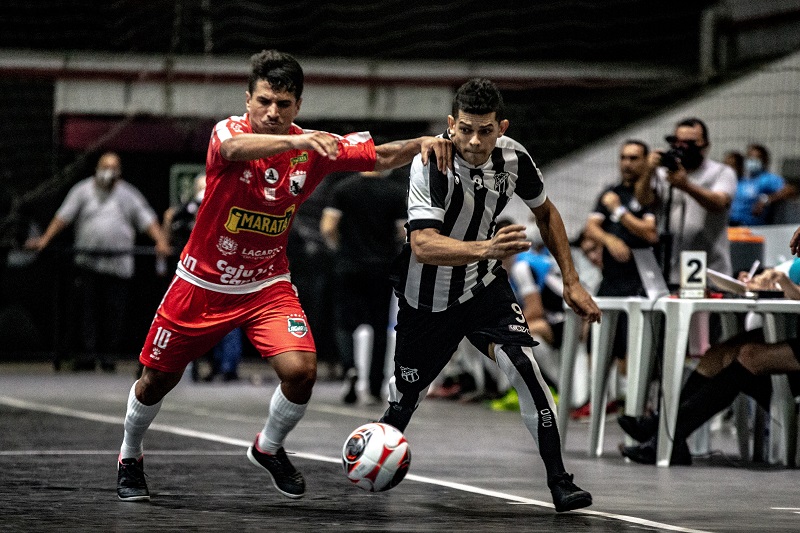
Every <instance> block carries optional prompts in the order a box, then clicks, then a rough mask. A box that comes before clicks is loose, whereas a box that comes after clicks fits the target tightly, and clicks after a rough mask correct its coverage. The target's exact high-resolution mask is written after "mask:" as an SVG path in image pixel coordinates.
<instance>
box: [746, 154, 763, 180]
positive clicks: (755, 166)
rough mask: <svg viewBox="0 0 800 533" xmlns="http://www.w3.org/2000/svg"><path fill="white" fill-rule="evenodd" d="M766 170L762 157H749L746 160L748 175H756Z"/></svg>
mask: <svg viewBox="0 0 800 533" xmlns="http://www.w3.org/2000/svg"><path fill="white" fill-rule="evenodd" d="M762 170H764V165H763V163H761V160H760V159H756V158H755V157H748V158H747V159H745V160H744V171H745V173H746V174H747V175H748V176H754V175H756V174H758V173H759V172H761V171H762Z"/></svg>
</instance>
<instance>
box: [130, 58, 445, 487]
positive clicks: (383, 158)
mask: <svg viewBox="0 0 800 533" xmlns="http://www.w3.org/2000/svg"><path fill="white" fill-rule="evenodd" d="M302 92H303V70H302V68H301V67H300V65H299V64H298V63H297V61H296V60H295V59H294V58H293V57H292V56H290V55H288V54H285V53H281V52H278V51H275V50H269V51H263V52H261V53H259V54H256V55H254V56H253V57H252V72H251V75H250V80H249V85H248V90H247V92H246V93H245V96H246V107H247V113H246V114H244V115H243V116H234V117H230V118H228V119H226V120H223V121H221V122H219V123H218V124H217V125H216V126H215V127H214V131H213V133H212V135H211V141H210V142H209V146H208V154H207V157H206V176H207V178H206V182H207V186H206V192H205V196H204V198H203V202H202V204H201V205H200V209H199V211H198V213H197V222H196V224H195V227H194V229H193V231H192V234H191V237H190V239H189V242H188V244H187V245H186V247H185V248H184V250H183V252H182V253H181V258H180V263H179V265H178V269H177V272H176V276H175V278H174V279H173V281H172V283H171V284H170V286H169V288H168V289H167V292H166V294H165V295H164V299H163V300H162V302H161V305H160V306H159V307H158V310H157V312H156V316H155V318H154V320H153V323H152V325H151V326H150V331H149V333H148V335H147V338H146V340H145V343H144V347H143V348H142V352H141V354H140V356H139V361H140V362H141V363H142V364H143V365H144V370H143V372H142V375H141V378H140V379H139V380H138V381H136V382H135V383H134V385H133V387H132V388H131V391H130V394H129V397H128V409H127V413H126V416H125V434H124V439H123V442H122V447H121V449H120V454H119V464H118V476H117V477H118V480H117V495H118V496H119V498H120V499H121V500H125V501H138V500H149V499H150V494H149V491H148V489H147V484H146V482H145V477H144V470H143V455H142V454H143V446H142V441H143V438H144V434H145V432H146V431H147V428H148V427H149V426H150V424H151V423H152V421H153V419H154V418H155V416H156V414H157V413H158V411H159V408H160V407H161V403H162V399H163V398H164V396H165V395H166V394H167V393H168V392H169V391H170V390H172V388H173V387H175V385H177V384H178V382H179V381H180V379H181V376H182V374H183V371H184V369H185V368H186V366H187V365H188V364H189V363H190V362H192V361H193V360H195V359H197V358H198V357H200V356H202V355H203V354H204V353H206V352H207V351H208V350H209V349H211V348H212V347H213V346H214V345H216V344H217V343H218V342H219V341H220V339H222V338H223V337H224V336H225V335H226V334H227V333H228V332H229V331H231V330H232V329H234V328H241V329H242V331H243V332H244V333H245V334H246V335H247V337H248V338H249V339H250V341H251V342H252V343H253V345H254V346H255V347H256V349H257V350H258V351H259V352H260V353H261V355H262V357H265V358H269V359H270V363H271V364H272V367H273V368H274V369H275V372H276V373H277V375H278V377H279V379H280V385H279V386H278V387H277V389H276V390H275V393H274V394H273V396H272V399H271V401H270V406H269V416H268V418H267V421H266V424H265V425H264V428H263V429H262V430H261V432H260V433H258V435H257V436H256V439H255V441H254V442H253V445H252V446H251V447H250V448H249V449H248V451H247V456H248V458H249V459H250V461H252V462H253V463H254V464H255V465H257V466H259V467H261V468H263V469H264V470H266V471H267V472H269V474H270V475H271V477H272V481H273V484H274V485H275V487H276V488H277V489H278V491H280V492H281V493H282V494H284V495H285V496H288V497H289V498H300V497H302V496H303V494H304V493H305V481H304V480H303V476H302V475H301V474H300V472H298V471H297V470H296V469H295V468H294V466H292V464H291V462H290V461H289V459H288V458H287V456H286V452H285V451H284V449H283V443H284V440H285V439H286V436H287V435H288V433H289V432H290V431H291V430H292V429H293V428H294V427H295V425H296V424H297V423H298V421H299V420H300V419H301V418H302V417H303V414H304V413H305V410H306V405H307V403H308V401H309V399H310V398H311V389H312V386H313V385H314V381H315V379H316V370H317V361H316V353H315V352H316V349H315V346H314V340H313V338H312V336H311V331H310V330H309V328H308V322H307V321H306V316H305V313H304V312H303V309H302V308H301V306H300V302H299V300H298V298H297V292H296V291H295V289H294V287H293V286H292V283H291V279H290V276H289V269H288V261H287V259H286V244H287V240H288V234H289V228H290V226H291V223H292V219H293V217H294V215H295V214H296V213H297V209H298V208H299V207H300V204H302V203H303V201H304V200H305V199H306V198H308V196H309V195H310V194H311V192H312V191H313V190H314V189H315V187H316V186H317V185H318V184H319V183H320V181H322V179H323V178H324V177H325V176H326V175H328V174H330V173H332V172H340V171H353V172H361V171H371V170H378V171H380V170H387V169H391V168H396V167H399V166H403V165H405V164H408V163H410V162H411V160H412V159H413V157H414V156H415V155H416V154H418V153H421V154H422V157H423V159H425V160H427V158H428V156H429V154H432V155H431V157H435V159H436V163H437V166H439V168H441V169H443V170H444V169H445V168H446V167H447V166H449V165H450V161H451V159H452V148H451V146H452V145H451V143H450V141H447V140H444V139H439V138H434V137H421V138H418V139H413V140H406V141H396V142H390V143H387V144H383V145H380V146H375V144H374V142H373V140H372V138H371V136H370V135H369V133H368V132H362V133H351V134H349V135H345V136H343V137H342V136H338V135H333V134H330V133H326V132H322V131H307V130H303V129H301V128H300V127H298V126H297V125H295V124H294V122H293V121H294V119H295V117H296V116H297V114H298V112H299V111H300V104H301V102H302V98H301V96H302Z"/></svg>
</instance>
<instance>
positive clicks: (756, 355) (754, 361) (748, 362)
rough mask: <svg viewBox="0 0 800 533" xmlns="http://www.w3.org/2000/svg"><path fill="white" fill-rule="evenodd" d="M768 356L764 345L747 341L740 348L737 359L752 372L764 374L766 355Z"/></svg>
mask: <svg viewBox="0 0 800 533" xmlns="http://www.w3.org/2000/svg"><path fill="white" fill-rule="evenodd" d="M766 356H767V351H766V350H765V349H764V346H763V345H761V344H757V343H747V344H743V345H742V347H741V348H739V354H738V356H737V357H736V360H737V361H739V364H741V365H742V366H743V367H745V368H746V369H747V370H749V371H750V372H752V373H753V374H756V375H758V374H762V373H763V372H764V370H765V368H766V365H765V362H766V361H765V360H764V359H765V357H766Z"/></svg>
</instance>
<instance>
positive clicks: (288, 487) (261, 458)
mask: <svg viewBox="0 0 800 533" xmlns="http://www.w3.org/2000/svg"><path fill="white" fill-rule="evenodd" d="M247 458H248V459H250V462H251V463H253V464H254V465H256V466H260V467H261V468H263V469H264V470H266V471H267V472H269V475H270V476H272V484H273V485H275V488H276V489H278V492H280V493H281V494H283V495H284V496H286V497H287V498H302V497H303V496H304V495H305V493H306V482H305V480H304V479H303V474H301V473H300V472H298V471H297V470H296V469H295V467H294V466H293V465H292V463H291V462H289V458H288V457H287V456H286V451H285V450H284V449H283V447H280V448H278V451H277V452H275V454H274V455H273V454H271V453H266V452H262V451H261V450H259V449H258V436H256V440H255V442H254V443H253V445H252V446H250V447H249V448H248V449H247Z"/></svg>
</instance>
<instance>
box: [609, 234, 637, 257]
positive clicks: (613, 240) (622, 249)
mask: <svg viewBox="0 0 800 533" xmlns="http://www.w3.org/2000/svg"><path fill="white" fill-rule="evenodd" d="M605 240H606V242H605V246H606V250H608V253H610V254H611V257H613V258H614V259H616V260H617V261H618V262H620V263H627V262H628V261H630V260H631V249H630V248H629V247H628V245H627V244H625V242H624V241H623V240H622V239H620V238H619V237H615V236H613V235H611V236H609V237H608V238H606V239H605Z"/></svg>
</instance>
